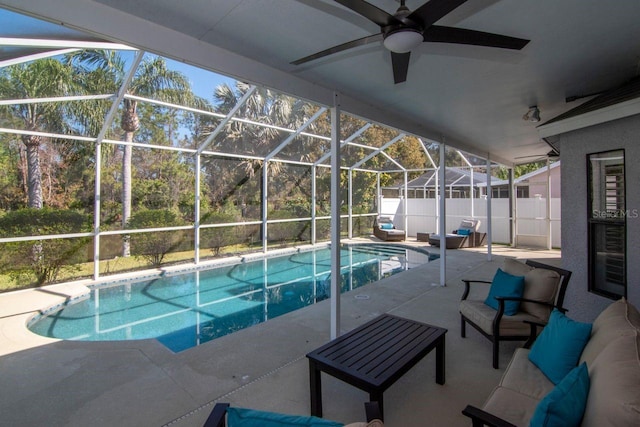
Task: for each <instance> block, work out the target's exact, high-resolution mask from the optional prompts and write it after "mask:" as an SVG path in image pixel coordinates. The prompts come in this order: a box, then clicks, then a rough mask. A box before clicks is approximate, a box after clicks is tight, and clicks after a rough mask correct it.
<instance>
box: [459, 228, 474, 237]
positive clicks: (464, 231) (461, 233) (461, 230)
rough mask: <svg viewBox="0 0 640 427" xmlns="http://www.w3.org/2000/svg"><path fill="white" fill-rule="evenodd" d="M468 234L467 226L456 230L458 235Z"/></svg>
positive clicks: (469, 232) (469, 231)
mask: <svg viewBox="0 0 640 427" xmlns="http://www.w3.org/2000/svg"><path fill="white" fill-rule="evenodd" d="M470 234H471V230H469V229H468V228H460V229H459V230H458V235H459V236H469V235H470Z"/></svg>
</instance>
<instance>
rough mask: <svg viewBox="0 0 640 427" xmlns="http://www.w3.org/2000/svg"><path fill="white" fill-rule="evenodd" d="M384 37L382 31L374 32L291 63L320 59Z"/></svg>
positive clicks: (297, 63)
mask: <svg viewBox="0 0 640 427" xmlns="http://www.w3.org/2000/svg"><path fill="white" fill-rule="evenodd" d="M382 39H383V35H382V33H379V34H374V35H372V36H366V37H362V38H361V39H357V40H352V41H350V42H346V43H342V44H340V45H338V46H333V47H330V48H329V49H325V50H323V51H320V52H317V53H314V54H313V55H309V56H305V57H304V58H300V59H297V60H295V61H293V62H291V64H293V65H300V64H304V63H305V62H309V61H313V60H315V59H319V58H322V57H325V56H328V55H332V54H334V53H338V52H342V51H343V50H347V49H351V48H353V47H357V46H364V45H366V44H369V43H374V42H378V41H382Z"/></svg>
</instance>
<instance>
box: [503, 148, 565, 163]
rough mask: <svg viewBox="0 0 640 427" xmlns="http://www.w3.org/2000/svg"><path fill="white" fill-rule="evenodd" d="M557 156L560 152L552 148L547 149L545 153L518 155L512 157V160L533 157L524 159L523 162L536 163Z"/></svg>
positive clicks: (553, 158)
mask: <svg viewBox="0 0 640 427" xmlns="http://www.w3.org/2000/svg"><path fill="white" fill-rule="evenodd" d="M558 157H560V153H559V152H558V151H557V150H555V149H553V150H551V151H549V152H548V153H547V154H534V155H531V156H519V157H514V158H513V159H514V160H523V159H533V160H526V161H524V163H537V162H541V161H543V160H547V159H549V160H555V159H557V158H558ZM517 163H521V162H517Z"/></svg>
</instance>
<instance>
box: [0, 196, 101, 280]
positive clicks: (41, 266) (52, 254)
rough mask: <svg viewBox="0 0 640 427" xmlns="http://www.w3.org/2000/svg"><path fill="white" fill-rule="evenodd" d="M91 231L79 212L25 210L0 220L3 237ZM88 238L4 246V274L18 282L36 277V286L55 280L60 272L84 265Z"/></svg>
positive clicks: (7, 215) (44, 240)
mask: <svg viewBox="0 0 640 427" xmlns="http://www.w3.org/2000/svg"><path fill="white" fill-rule="evenodd" d="M90 230H91V223H90V218H89V217H88V216H87V215H83V214H81V213H78V212H74V211H69V210H60V209H51V208H44V209H34V208H25V209H19V210H16V211H11V212H8V213H7V214H5V215H4V216H2V217H1V218H0V233H1V234H2V235H3V236H6V237H19V236H47V235H52V234H72V233H82V232H88V231H90ZM90 241H91V238H90V237H83V238H68V239H43V240H38V241H35V242H34V241H27V242H13V243H7V244H6V245H4V251H3V254H2V258H1V260H0V264H1V268H2V270H3V271H5V272H8V273H9V274H10V275H11V277H12V278H13V279H14V280H16V281H18V280H28V279H27V277H29V275H30V274H33V275H35V278H36V279H35V280H36V283H37V284H38V285H42V284H45V283H50V282H53V281H54V280H56V278H57V276H58V274H59V273H60V271H61V270H62V269H71V270H73V269H78V266H77V265H75V264H78V263H82V262H86V260H87V258H86V256H87V252H86V247H87V244H88V243H89V242H90Z"/></svg>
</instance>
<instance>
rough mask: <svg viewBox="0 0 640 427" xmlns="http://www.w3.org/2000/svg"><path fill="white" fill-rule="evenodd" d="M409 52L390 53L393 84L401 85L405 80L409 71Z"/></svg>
mask: <svg viewBox="0 0 640 427" xmlns="http://www.w3.org/2000/svg"><path fill="white" fill-rule="evenodd" d="M410 57H411V52H407V53H395V52H391V64H392V65H393V82H394V83H395V84H398V83H402V82H404V81H406V80H407V72H408V71H409V58H410Z"/></svg>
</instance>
